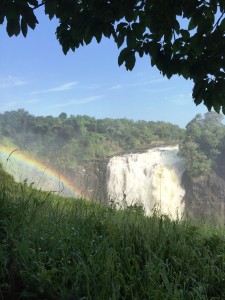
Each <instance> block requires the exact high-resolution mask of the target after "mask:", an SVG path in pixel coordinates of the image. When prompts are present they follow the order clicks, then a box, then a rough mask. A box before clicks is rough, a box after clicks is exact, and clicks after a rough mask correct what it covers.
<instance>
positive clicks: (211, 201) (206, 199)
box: [182, 153, 225, 223]
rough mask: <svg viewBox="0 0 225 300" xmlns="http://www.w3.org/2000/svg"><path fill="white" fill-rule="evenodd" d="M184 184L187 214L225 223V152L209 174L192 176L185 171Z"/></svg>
mask: <svg viewBox="0 0 225 300" xmlns="http://www.w3.org/2000/svg"><path fill="white" fill-rule="evenodd" d="M182 184H183V186H184V189H185V191H186V193H185V196H184V202H185V214H186V216H190V217H192V218H194V219H199V218H203V219H206V220H209V219H211V220H215V221H218V222H221V223H224V221H225V153H222V154H221V155H220V156H219V157H218V159H217V161H216V163H215V165H214V167H213V170H212V172H211V174H210V175H209V176H207V177H202V178H191V177H190V176H189V175H188V174H187V172H185V173H184V175H183V179H182Z"/></svg>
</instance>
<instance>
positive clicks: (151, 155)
mask: <svg viewBox="0 0 225 300" xmlns="http://www.w3.org/2000/svg"><path fill="white" fill-rule="evenodd" d="M177 153H178V146H173V147H172V146H168V147H158V148H154V149H151V150H148V151H147V152H145V153H140V154H138V153H135V154H126V155H123V156H114V157H113V158H111V159H110V161H109V163H108V165H107V193H108V199H109V200H111V201H113V202H114V203H116V205H117V206H118V207H125V206H130V205H135V204H137V205H142V206H143V208H144V210H145V214H146V215H151V214H152V213H153V212H154V211H157V212H159V213H160V214H165V215H168V216H169V217H170V218H171V219H177V218H178V219H180V218H182V215H183V212H184V203H183V202H182V199H183V197H184V194H185V191H184V189H183V188H182V187H181V177H182V174H183V172H184V170H185V162H184V159H182V158H180V157H179V156H178V155H177Z"/></svg>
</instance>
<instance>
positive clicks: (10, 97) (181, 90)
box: [0, 11, 207, 127]
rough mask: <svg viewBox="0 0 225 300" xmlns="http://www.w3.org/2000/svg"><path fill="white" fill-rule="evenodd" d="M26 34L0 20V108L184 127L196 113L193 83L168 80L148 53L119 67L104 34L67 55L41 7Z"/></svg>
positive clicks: (199, 109) (199, 108) (200, 109)
mask: <svg viewBox="0 0 225 300" xmlns="http://www.w3.org/2000/svg"><path fill="white" fill-rule="evenodd" d="M38 15H39V16H38V20H39V23H40V24H39V25H38V26H37V28H36V29H35V30H34V31H33V30H29V32H28V36H27V37H26V38H24V37H22V36H19V37H12V38H9V37H8V35H7V34H6V32H5V27H3V26H0V44H1V56H0V66H1V68H0V112H1V113H3V112H4V111H9V110H17V109H19V108H24V109H25V110H27V111H29V113H31V114H33V115H43V116H46V115H53V116H58V115H59V114H60V113H61V112H66V113H67V114H68V115H78V114H79V115H89V116H92V117H96V118H105V117H110V118H124V117H125V118H128V119H133V120H147V121H166V122H171V123H174V124H178V125H180V126H182V127H184V126H185V125H186V124H187V123H188V122H189V121H190V120H191V119H192V118H193V117H194V116H195V115H196V114H197V113H202V114H204V113H205V112H206V111H207V110H206V108H205V107H204V106H203V105H200V106H197V107H196V105H195V104H194V102H193V100H192V97H191V93H192V88H193V83H192V82H191V81H187V80H185V79H183V78H181V77H173V78H172V79H170V80H168V79H166V78H165V77H163V76H162V75H161V74H160V73H159V71H158V70H157V69H156V68H152V67H151V65H150V61H149V59H148V58H147V57H145V58H138V59H137V62H136V66H135V68H134V70H133V71H132V72H129V71H126V69H125V67H124V66H121V67H119V66H118V64H117V58H118V54H119V51H118V49H117V47H116V45H114V43H113V41H111V40H108V39H103V40H102V42H101V43H100V44H97V43H96V42H95V41H94V42H92V43H91V44H90V45H88V46H84V47H82V48H80V49H78V50H77V51H76V52H75V53H74V52H72V51H70V52H69V53H68V54H67V55H66V56H65V55H64V54H63V52H62V50H61V46H60V45H59V43H58V41H57V40H56V37H55V28H56V25H55V22H54V21H51V22H50V21H49V20H48V18H47V17H46V16H44V15H43V14H42V13H41V11H40V12H39V13H38Z"/></svg>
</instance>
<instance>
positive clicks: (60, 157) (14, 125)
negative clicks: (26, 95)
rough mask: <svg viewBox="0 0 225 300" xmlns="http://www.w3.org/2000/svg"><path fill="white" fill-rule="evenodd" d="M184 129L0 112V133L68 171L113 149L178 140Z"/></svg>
mask: <svg viewBox="0 0 225 300" xmlns="http://www.w3.org/2000/svg"><path fill="white" fill-rule="evenodd" d="M183 134H184V130H183V129H181V128H180V127H179V126H177V125H173V124H171V123H165V122H146V121H137V122H134V121H132V120H128V119H115V120H114V119H110V118H107V119H100V120H98V119H95V118H92V117H88V116H79V115H78V116H73V115H71V116H69V117H68V116H67V115H66V114H65V113H61V114H60V115H59V116H58V117H52V116H47V117H35V116H33V115H31V114H29V113H28V112H27V111H24V110H23V109H19V110H18V111H10V112H5V113H4V114H0V136H1V138H2V141H4V142H5V144H10V143H13V144H14V145H16V147H19V149H20V150H22V151H28V152H30V153H32V155H33V156H34V157H36V158H38V159H39V160H41V161H43V162H45V163H50V165H52V166H53V167H55V168H57V169H58V164H59V162H60V165H61V166H60V167H61V168H60V169H61V172H64V173H67V174H69V173H70V172H72V171H73V170H74V168H76V166H77V165H78V164H79V163H81V164H82V162H83V161H84V160H91V159H95V158H99V157H103V156H107V155H112V154H114V153H117V152H125V151H130V150H133V151H134V150H137V149H143V148H148V147H150V146H151V143H152V142H155V141H161V142H165V143H178V142H179V141H180V140H181V138H182V137H183Z"/></svg>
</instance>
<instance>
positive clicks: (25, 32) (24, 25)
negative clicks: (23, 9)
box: [21, 18, 28, 37]
mask: <svg viewBox="0 0 225 300" xmlns="http://www.w3.org/2000/svg"><path fill="white" fill-rule="evenodd" d="M27 29H28V26H27V22H26V20H24V18H22V19H21V30H22V33H23V36H24V37H26V36H27Z"/></svg>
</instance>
